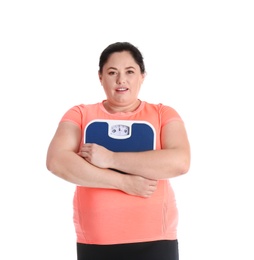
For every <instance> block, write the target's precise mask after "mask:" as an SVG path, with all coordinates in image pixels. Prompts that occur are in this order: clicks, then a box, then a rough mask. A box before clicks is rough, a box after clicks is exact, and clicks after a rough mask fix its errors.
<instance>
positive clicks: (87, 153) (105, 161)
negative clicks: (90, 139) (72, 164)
mask: <svg viewBox="0 0 254 260" xmlns="http://www.w3.org/2000/svg"><path fill="white" fill-rule="evenodd" d="M78 154H79V155H80V156H81V157H83V158H84V159H85V160H86V161H88V162H89V163H91V164H93V165H94V166H97V167H99V168H110V165H111V161H112V158H113V152H112V151H110V150H108V149H106V148H105V147H103V146H101V145H98V144H94V143H92V144H90V143H88V144H83V145H82V147H81V149H80V152H79V153H78Z"/></svg>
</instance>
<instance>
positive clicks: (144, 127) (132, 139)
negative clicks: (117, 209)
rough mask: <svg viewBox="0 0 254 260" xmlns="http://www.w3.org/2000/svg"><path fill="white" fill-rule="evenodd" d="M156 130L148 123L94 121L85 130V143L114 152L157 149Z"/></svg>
mask: <svg viewBox="0 0 254 260" xmlns="http://www.w3.org/2000/svg"><path fill="white" fill-rule="evenodd" d="M155 140H156V138H155V129H154V127H153V126H152V125H151V124H150V123H149V122H146V121H131V120H94V121H91V122H90V123H89V124H88V125H87V126H86V128H85V130H84V142H85V143H96V144H98V145H102V146H104V147H105V148H107V149H108V150H111V151H113V152H142V151H148V150H154V149H155Z"/></svg>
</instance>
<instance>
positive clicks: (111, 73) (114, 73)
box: [108, 71, 116, 76]
mask: <svg viewBox="0 0 254 260" xmlns="http://www.w3.org/2000/svg"><path fill="white" fill-rule="evenodd" d="M108 74H109V75H112V76H113V75H116V72H115V71H109V72H108Z"/></svg>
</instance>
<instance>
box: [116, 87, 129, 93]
mask: <svg viewBox="0 0 254 260" xmlns="http://www.w3.org/2000/svg"><path fill="white" fill-rule="evenodd" d="M127 90H128V88H117V89H116V91H119V92H123V91H127Z"/></svg>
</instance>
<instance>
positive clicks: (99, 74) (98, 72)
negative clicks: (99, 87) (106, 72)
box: [98, 71, 102, 82]
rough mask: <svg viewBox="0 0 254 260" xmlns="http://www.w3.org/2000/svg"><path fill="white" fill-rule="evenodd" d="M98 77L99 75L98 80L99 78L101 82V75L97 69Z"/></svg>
mask: <svg viewBox="0 0 254 260" xmlns="http://www.w3.org/2000/svg"><path fill="white" fill-rule="evenodd" d="M98 77H99V80H100V82H101V80H102V75H101V73H100V72H99V71H98Z"/></svg>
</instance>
